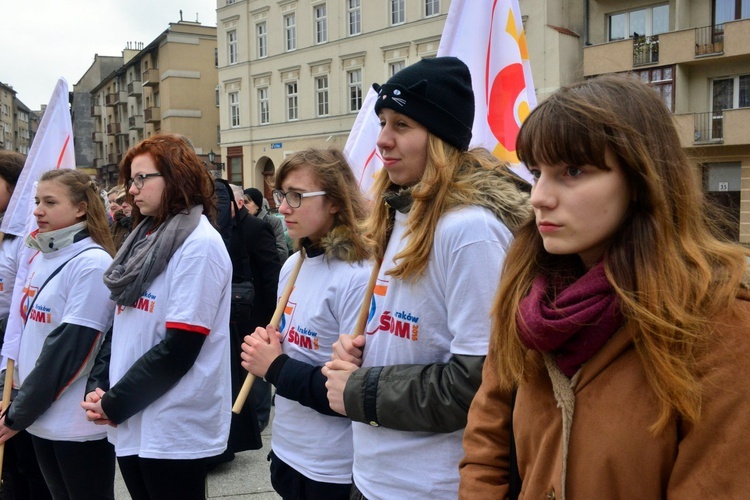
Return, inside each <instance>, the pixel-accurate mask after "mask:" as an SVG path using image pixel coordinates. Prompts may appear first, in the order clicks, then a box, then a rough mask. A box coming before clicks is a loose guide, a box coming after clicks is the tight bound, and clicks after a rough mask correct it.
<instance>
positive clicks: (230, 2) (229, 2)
mask: <svg viewBox="0 0 750 500" xmlns="http://www.w3.org/2000/svg"><path fill="white" fill-rule="evenodd" d="M236 1H237V0H227V5H232V4H233V3H234V2H236Z"/></svg>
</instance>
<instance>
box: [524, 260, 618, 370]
mask: <svg viewBox="0 0 750 500" xmlns="http://www.w3.org/2000/svg"><path fill="white" fill-rule="evenodd" d="M563 283H564V281H563V280H562V279H560V280H555V283H552V285H551V286H550V283H549V280H548V278H547V277H545V276H542V275H539V276H537V277H536V278H535V279H534V283H533V284H532V286H531V291H530V292H529V295H527V296H526V297H524V298H523V299H522V300H521V303H520V306H519V310H518V315H517V317H516V323H517V325H518V331H519V334H520V336H521V341H522V342H523V343H524V345H526V347H528V348H529V349H534V350H537V351H541V352H546V353H550V354H552V355H553V356H554V358H555V361H556V362H557V366H559V367H560V370H562V372H563V373H564V374H565V375H566V376H567V377H572V376H573V375H575V373H576V372H577V371H578V369H579V368H580V367H581V365H582V364H583V363H585V362H586V361H588V360H589V359H590V358H591V357H592V356H593V355H594V354H596V353H597V352H598V351H599V349H601V348H602V346H604V344H605V343H606V342H607V340H609V338H610V337H611V336H612V335H613V334H614V333H615V331H616V330H617V329H618V328H619V327H620V325H621V324H622V321H623V316H622V313H621V311H620V307H619V302H618V300H617V295H616V294H615V292H614V290H612V287H611V286H610V284H609V282H608V281H607V277H606V276H605V274H604V264H603V263H599V264H597V265H596V266H594V267H593V268H591V269H590V270H589V271H588V272H587V273H586V274H584V275H583V276H582V277H580V278H579V279H578V280H576V281H574V282H573V283H571V284H569V285H567V286H565V285H564V284H563Z"/></svg>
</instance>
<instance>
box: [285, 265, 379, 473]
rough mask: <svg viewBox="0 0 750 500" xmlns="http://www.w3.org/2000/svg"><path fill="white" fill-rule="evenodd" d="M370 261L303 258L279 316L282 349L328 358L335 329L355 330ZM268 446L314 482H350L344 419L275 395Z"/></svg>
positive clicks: (314, 359)
mask: <svg viewBox="0 0 750 500" xmlns="http://www.w3.org/2000/svg"><path fill="white" fill-rule="evenodd" d="M298 259H299V252H297V253H295V254H294V255H292V256H291V257H290V258H289V259H288V260H287V261H286V262H285V263H284V267H283V268H282V270H281V275H280V277H279V291H281V290H283V289H284V287H285V286H286V283H287V281H288V280H289V275H290V274H291V270H292V268H293V267H294V266H295V265H296V262H297V260H298ZM370 266H371V264H370V263H364V264H349V263H347V262H342V261H340V260H333V259H332V260H328V261H326V260H325V259H324V256H323V255H319V256H317V257H312V258H307V259H305V262H304V263H303V264H302V268H301V269H300V272H299V275H298V277H297V281H296V282H295V287H294V290H293V291H292V295H291V296H290V298H289V302H288V303H287V306H286V308H285V310H284V316H283V318H282V320H281V325H280V331H281V333H282V337H283V344H282V346H283V349H284V353H286V354H288V355H289V357H290V358H292V359H297V360H300V361H304V362H305V363H309V364H312V365H315V366H320V365H323V364H324V363H325V362H326V361H330V359H331V352H332V350H333V343H334V342H335V341H336V340H338V337H339V334H340V333H351V332H352V330H353V329H354V324H355V323H356V321H357V313H358V312H359V306H360V304H361V303H362V298H363V297H364V293H365V288H366V287H367V281H368V279H369V277H370V272H371V270H372V268H371V267H370ZM279 295H280V293H279ZM271 447H272V448H273V452H274V453H275V454H276V455H277V456H278V457H279V458H280V459H281V460H283V461H284V462H285V463H287V464H288V465H289V466H291V467H292V468H293V469H295V470H296V471H298V472H299V473H301V474H302V475H304V476H305V477H308V478H310V479H312V480H314V481H319V482H324V483H336V484H348V483H351V481H352V455H353V450H352V431H351V420H349V419H347V418H341V417H332V416H328V415H322V414H320V413H318V412H316V411H315V410H313V409H311V408H307V407H305V406H302V405H301V404H299V403H298V402H296V401H291V400H289V399H286V398H284V397H281V396H279V395H277V396H276V413H275V415H274V418H273V433H272V438H271Z"/></svg>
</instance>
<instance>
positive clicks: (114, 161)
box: [107, 153, 122, 165]
mask: <svg viewBox="0 0 750 500" xmlns="http://www.w3.org/2000/svg"><path fill="white" fill-rule="evenodd" d="M107 159H108V160H109V161H108V164H109V165H119V164H120V160H122V155H120V154H117V153H109V155H107Z"/></svg>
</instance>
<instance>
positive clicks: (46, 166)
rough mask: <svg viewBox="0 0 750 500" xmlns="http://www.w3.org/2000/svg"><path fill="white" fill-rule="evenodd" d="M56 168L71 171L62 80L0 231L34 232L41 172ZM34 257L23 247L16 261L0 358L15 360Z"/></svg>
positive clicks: (65, 85) (69, 128)
mask: <svg viewBox="0 0 750 500" xmlns="http://www.w3.org/2000/svg"><path fill="white" fill-rule="evenodd" d="M58 168H75V153H74V149H73V125H72V122H71V116H70V106H69V105H68V82H67V81H65V79H64V78H60V79H59V80H58V81H57V85H56V86H55V90H54V91H53V92H52V97H51V98H50V100H49V104H48V105H47V109H46V110H45V111H44V116H43V117H42V122H41V123H40V124H39V129H38V130H37V133H36V136H35V137H34V142H33V143H32V144H31V151H29V155H28V157H27V158H26V163H25V164H24V167H23V170H22V171H21V176H20V177H19V178H18V183H17V184H16V189H15V190H14V191H13V196H11V198H10V202H9V203H8V210H7V211H6V212H5V217H4V218H3V222H2V225H0V231H2V232H3V233H5V234H14V235H16V236H18V237H19V238H26V236H27V235H28V234H30V233H31V232H32V231H35V230H36V229H37V225H36V218H35V217H34V208H35V206H36V205H35V203H34V196H35V195H36V185H37V183H38V182H39V178H40V177H41V176H42V174H43V173H44V172H46V171H48V170H53V169H58ZM35 254H36V252H34V251H31V249H29V248H27V247H25V246H24V250H23V252H22V256H21V258H20V259H19V261H18V272H17V273H16V280H15V287H14V289H13V299H12V301H11V303H10V316H9V317H8V326H7V328H6V330H5V339H4V341H3V350H2V355H3V358H8V359H13V360H17V359H18V349H19V347H20V345H21V332H23V324H24V317H22V314H23V316H25V314H26V311H27V310H28V306H29V305H30V303H31V301H32V300H33V298H34V297H33V293H34V292H33V291H29V290H24V288H25V287H26V277H27V275H28V271H29V263H30V260H31V259H32V258H33V256H34V255H35ZM19 313H20V314H19Z"/></svg>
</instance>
